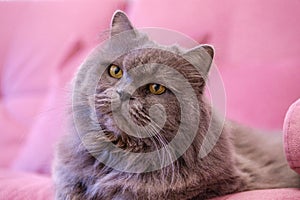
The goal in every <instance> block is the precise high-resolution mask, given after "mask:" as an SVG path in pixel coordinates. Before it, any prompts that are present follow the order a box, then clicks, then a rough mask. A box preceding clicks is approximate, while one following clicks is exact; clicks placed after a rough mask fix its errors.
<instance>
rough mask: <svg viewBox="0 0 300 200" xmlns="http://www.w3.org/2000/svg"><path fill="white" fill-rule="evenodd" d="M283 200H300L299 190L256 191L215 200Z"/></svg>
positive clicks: (215, 199)
mask: <svg viewBox="0 0 300 200" xmlns="http://www.w3.org/2000/svg"><path fill="white" fill-rule="evenodd" d="M253 199H262V200H283V199H290V200H296V199H300V190H299V189H270V190H254V191H248V192H241V193H236V194H231V195H227V196H224V197H219V198H214V199H213V200H253Z"/></svg>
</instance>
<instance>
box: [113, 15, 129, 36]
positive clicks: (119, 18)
mask: <svg viewBox="0 0 300 200" xmlns="http://www.w3.org/2000/svg"><path fill="white" fill-rule="evenodd" d="M110 26H111V27H110V28H111V32H110V36H111V37H112V36H115V35H117V34H119V33H122V32H123V31H134V28H133V26H132V24H131V22H130V21H129V19H128V17H127V15H126V14H125V13H124V12H123V11H121V10H117V11H116V12H115V13H114V14H113V17H112V19H111V25H110Z"/></svg>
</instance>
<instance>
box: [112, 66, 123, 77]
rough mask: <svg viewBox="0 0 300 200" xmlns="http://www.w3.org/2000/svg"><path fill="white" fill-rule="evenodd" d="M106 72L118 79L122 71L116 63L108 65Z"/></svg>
mask: <svg viewBox="0 0 300 200" xmlns="http://www.w3.org/2000/svg"><path fill="white" fill-rule="evenodd" d="M108 73H109V75H110V76H111V77H113V78H117V79H120V78H122V76H123V71H122V69H121V68H120V67H118V66H117V65H114V64H112V65H110V66H109V68H108Z"/></svg>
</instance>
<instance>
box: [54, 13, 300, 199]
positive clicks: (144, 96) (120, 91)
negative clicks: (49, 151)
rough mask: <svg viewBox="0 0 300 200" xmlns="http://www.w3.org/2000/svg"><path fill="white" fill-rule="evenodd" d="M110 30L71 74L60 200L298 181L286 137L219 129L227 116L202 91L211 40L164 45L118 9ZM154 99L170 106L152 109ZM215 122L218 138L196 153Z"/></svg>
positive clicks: (177, 194) (58, 178)
mask: <svg viewBox="0 0 300 200" xmlns="http://www.w3.org/2000/svg"><path fill="white" fill-rule="evenodd" d="M124 34H125V35H124ZM110 37H111V40H110V41H109V42H107V43H106V44H105V45H103V46H101V48H96V49H95V50H94V51H93V53H92V54H91V55H90V56H89V57H88V58H87V59H86V60H85V62H84V63H83V65H82V66H81V67H80V69H79V71H78V73H77V74H76V77H75V79H74V82H73V93H72V95H73V99H72V100H73V102H72V103H73V105H72V106H73V107H72V111H71V114H72V118H71V119H70V122H69V126H68V131H69V134H68V135H66V136H65V137H64V138H63V139H62V141H60V143H59V144H58V148H57V152H56V159H55V163H54V170H53V178H54V181H55V187H56V199H64V200H65V199H67V200H69V199H70V200H71V199H104V200H106V199H108V200H111V199H114V200H129V199H130V200H131V199H137V200H139V199H149V200H152V199H155V200H160V199H173V200H177V199H178V200H179V199H180V200H184V199H208V198H212V197H216V196H221V195H225V194H230V193H235V192H240V191H247V190H255V189H265V188H285V187H300V177H299V175H297V174H296V173H295V172H293V171H292V170H290V169H289V167H288V165H287V163H286V160H285V157H284V154H283V149H282V146H283V145H282V141H281V137H280V135H272V136H268V135H267V134H264V133H260V132H257V131H254V130H251V129H248V128H245V127H242V126H240V125H238V124H236V123H234V122H230V121H226V122H225V124H224V126H222V129H221V132H218V131H217V130H215V129H214V127H217V126H218V124H219V123H221V122H220V121H218V119H214V117H213V116H212V115H213V114H212V112H211V108H210V105H209V104H208V103H207V102H206V101H205V97H204V96H205V95H204V87H205V80H206V76H207V74H208V72H209V69H210V66H211V63H212V59H213V56H214V50H213V48H212V47H211V46H208V45H202V46H198V47H196V48H193V49H190V50H185V49H183V48H180V47H178V46H160V45H158V44H156V43H155V42H153V41H151V40H150V39H149V38H148V37H147V36H146V35H145V34H142V33H140V32H138V31H137V30H136V29H134V28H133V26H132V25H131V23H130V21H129V20H128V18H127V16H126V15H125V14H124V13H123V12H121V11H117V12H116V13H115V14H114V16H113V18H112V23H111V32H110ZM124 38H125V39H124ZM124 52H125V53H124ZM139 66H141V67H140V68H138V67H139ZM178 73H179V74H178ZM180 74H181V75H180ZM178 77H181V78H178ZM183 79H185V80H186V81H187V84H185V82H183V81H182V80H183ZM130 85H131V86H132V85H134V86H135V87H134V88H130ZM125 86H126V87H125ZM125 88H127V89H128V88H129V89H128V91H127V90H126V89H125ZM187 91H193V92H194V95H193V94H191V95H186V94H187ZM178 96H179V97H180V98H179V100H178V98H177V97H178ZM195 102H196V103H195ZM157 104H160V105H162V106H163V108H161V107H159V106H156V107H155V106H154V107H152V106H153V105H157ZM123 105H124V106H123ZM123 107H124V109H125V110H124V109H123ZM182 107H183V108H182ZM126 110H127V111H128V112H127V111H126ZM196 111H197V112H198V114H197V112H196ZM163 113H164V114H163ZM123 115H124V116H125V117H121V116H123ZM183 115H184V116H185V117H184V118H182V116H183ZM153 116H154V117H153ZM162 122H163V123H162ZM181 124H183V125H182V126H183V128H182V126H181ZM210 124H211V126H212V127H213V128H212V131H210V134H212V136H213V137H215V138H218V140H217V141H216V143H215V144H214V146H213V148H212V149H211V150H210V151H209V152H208V155H207V156H204V157H199V151H200V150H201V144H202V142H203V141H204V138H205V135H206V133H207V132H208V131H209V127H210ZM214 130H215V131H214ZM177 132H180V133H181V136H180V138H179V140H178V139H177V140H176V141H177V143H176V142H175V143H174V144H173V143H172V140H175V138H176V137H175V135H176V133H177ZM193 132H195V134H193ZM139 134H141V135H139ZM142 134H146V136H147V137H146V136H142ZM139 136H141V137H139ZM178 141H179V142H178ZM187 141H189V142H187ZM168 145H169V146H171V147H170V148H166V146H168ZM172 145H173V146H172ZM159 149H162V151H160V152H159V153H157V154H154V155H156V156H153V155H152V154H151V152H158V150H159ZM150 155H152V156H150Z"/></svg>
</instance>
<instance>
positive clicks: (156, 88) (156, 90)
mask: <svg viewBox="0 0 300 200" xmlns="http://www.w3.org/2000/svg"><path fill="white" fill-rule="evenodd" d="M149 90H150V92H151V93H152V94H157V95H158V94H162V93H164V92H165V91H166V88H165V87H164V86H162V85H160V84H156V83H152V84H150V85H149Z"/></svg>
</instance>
